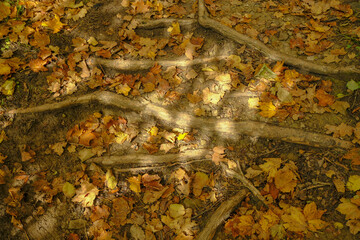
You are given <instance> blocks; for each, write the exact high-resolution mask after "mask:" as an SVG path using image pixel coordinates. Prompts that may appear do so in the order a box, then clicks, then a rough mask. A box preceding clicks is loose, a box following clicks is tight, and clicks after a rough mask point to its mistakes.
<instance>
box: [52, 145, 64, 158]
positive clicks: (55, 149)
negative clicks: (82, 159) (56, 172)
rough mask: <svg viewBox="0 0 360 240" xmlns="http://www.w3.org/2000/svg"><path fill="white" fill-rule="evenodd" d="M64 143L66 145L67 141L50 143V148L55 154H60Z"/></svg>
mask: <svg viewBox="0 0 360 240" xmlns="http://www.w3.org/2000/svg"><path fill="white" fill-rule="evenodd" d="M66 145H67V142H58V143H55V144H53V145H51V146H50V148H51V149H52V150H54V152H55V153H56V154H57V155H59V156H61V155H62V154H63V152H64V147H66Z"/></svg>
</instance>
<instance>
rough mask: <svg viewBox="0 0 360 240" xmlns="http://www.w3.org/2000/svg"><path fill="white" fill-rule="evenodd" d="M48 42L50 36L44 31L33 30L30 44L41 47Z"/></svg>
mask: <svg viewBox="0 0 360 240" xmlns="http://www.w3.org/2000/svg"><path fill="white" fill-rule="evenodd" d="M49 44H50V37H49V35H47V34H46V33H40V32H35V33H34V38H33V39H32V40H31V41H30V45H32V46H34V47H39V48H43V47H46V46H47V45H49Z"/></svg>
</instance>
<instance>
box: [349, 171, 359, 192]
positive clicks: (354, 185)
mask: <svg viewBox="0 0 360 240" xmlns="http://www.w3.org/2000/svg"><path fill="white" fill-rule="evenodd" d="M346 187H347V188H348V189H349V190H350V191H357V190H359V189H360V176H359V175H352V176H350V177H349V180H348V182H347V183H346Z"/></svg>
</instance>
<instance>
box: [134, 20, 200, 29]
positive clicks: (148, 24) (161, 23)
mask: <svg viewBox="0 0 360 240" xmlns="http://www.w3.org/2000/svg"><path fill="white" fill-rule="evenodd" d="M174 22H178V23H179V25H180V26H182V27H187V26H193V25H195V24H197V22H198V21H197V20H196V19H175V18H161V19H151V20H150V19H149V20H145V19H141V20H139V25H137V26H136V28H141V29H154V28H166V27H170V26H171V24H172V23H174Z"/></svg>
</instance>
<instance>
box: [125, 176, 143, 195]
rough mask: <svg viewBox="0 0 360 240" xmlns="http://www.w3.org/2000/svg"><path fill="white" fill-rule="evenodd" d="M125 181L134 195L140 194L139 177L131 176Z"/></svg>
mask: <svg viewBox="0 0 360 240" xmlns="http://www.w3.org/2000/svg"><path fill="white" fill-rule="evenodd" d="M127 181H128V182H129V183H130V186H129V188H130V190H131V191H133V192H135V193H140V192H141V187H140V183H141V176H140V175H138V176H133V177H129V178H128V179H127Z"/></svg>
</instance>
